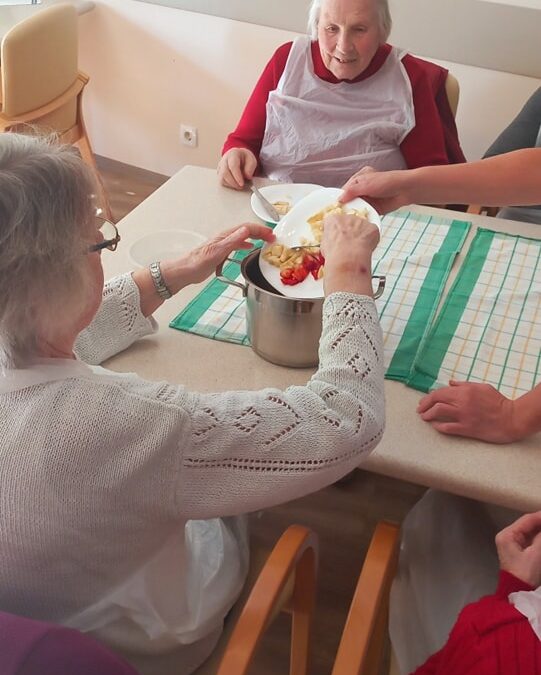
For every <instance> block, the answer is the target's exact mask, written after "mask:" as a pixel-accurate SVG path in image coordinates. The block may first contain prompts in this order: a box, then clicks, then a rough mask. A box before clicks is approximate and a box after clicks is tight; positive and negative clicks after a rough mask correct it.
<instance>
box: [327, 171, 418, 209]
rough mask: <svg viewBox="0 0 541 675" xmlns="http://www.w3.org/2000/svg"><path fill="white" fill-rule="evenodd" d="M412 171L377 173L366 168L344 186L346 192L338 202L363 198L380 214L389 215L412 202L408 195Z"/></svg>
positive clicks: (354, 175)
mask: <svg viewBox="0 0 541 675" xmlns="http://www.w3.org/2000/svg"><path fill="white" fill-rule="evenodd" d="M412 175H413V173H412V171H408V170H404V171H375V170H374V169H372V168H371V167H369V166H365V167H364V168H362V169H361V170H360V171H358V172H357V173H355V174H353V176H351V178H350V179H349V180H348V182H347V183H346V184H345V185H344V186H343V188H342V189H343V190H344V192H343V193H342V195H341V196H340V197H339V199H338V201H339V202H342V203H346V202H349V201H351V200H352V199H355V197H362V198H363V199H366V201H367V202H370V204H372V205H373V206H374V208H375V209H376V211H378V213H389V211H394V210H395V209H397V208H399V207H400V206H404V204H409V203H410V202H411V201H412V200H411V197H410V195H409V193H408V181H409V180H410V179H411V177H412Z"/></svg>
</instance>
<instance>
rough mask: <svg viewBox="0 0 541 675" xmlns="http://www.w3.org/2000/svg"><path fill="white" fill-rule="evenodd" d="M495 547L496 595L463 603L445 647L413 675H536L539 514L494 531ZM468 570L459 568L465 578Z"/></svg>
mask: <svg viewBox="0 0 541 675" xmlns="http://www.w3.org/2000/svg"><path fill="white" fill-rule="evenodd" d="M474 548H477V546H475V545H474ZM481 548H482V546H481ZM496 548H497V551H498V558H499V562H500V572H499V581H498V585H497V589H496V592H495V593H493V594H490V595H486V596H484V597H482V598H481V599H480V600H477V601H476V602H472V603H471V604H469V605H467V606H466V607H465V608H464V609H463V610H462V611H461V613H460V615H459V617H458V619H457V621H456V623H455V625H454V626H453V629H452V630H451V633H450V635H449V639H448V640H447V642H446V644H445V645H444V647H443V648H442V649H440V650H439V651H438V652H436V653H435V654H434V655H433V656H431V657H430V658H429V659H428V660H427V661H426V662H425V663H424V664H423V665H422V666H420V667H419V668H417V669H416V670H415V671H414V673H412V675H537V674H538V673H541V511H538V512H536V513H529V514H526V515H524V516H522V517H520V518H519V519H518V520H516V521H515V522H513V523H512V524H511V525H509V526H508V527H506V528H504V529H503V530H502V531H501V532H499V533H498V535H497V536H496ZM455 565H456V566H460V567H461V560H460V559H457V560H456V561H455ZM468 571H469V570H468V567H467V566H466V567H465V568H463V569H462V576H463V577H464V578H467V574H468ZM462 585H466V582H465V581H464V580H463V581H462ZM450 590H451V591H452V590H453V589H452V588H451V589H450Z"/></svg>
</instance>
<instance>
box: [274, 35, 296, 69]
mask: <svg viewBox="0 0 541 675" xmlns="http://www.w3.org/2000/svg"><path fill="white" fill-rule="evenodd" d="M291 47H293V41H292V40H291V41H290V42H284V44H283V45H280V46H279V47H278V49H277V50H276V51H275V52H274V54H273V55H272V59H273V60H274V61H276V62H277V63H283V64H284V65H285V63H286V61H287V57H288V56H289V53H290V52H291Z"/></svg>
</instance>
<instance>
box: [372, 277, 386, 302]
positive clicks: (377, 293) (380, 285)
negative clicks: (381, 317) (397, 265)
mask: <svg viewBox="0 0 541 675" xmlns="http://www.w3.org/2000/svg"><path fill="white" fill-rule="evenodd" d="M372 279H377V280H378V287H377V288H376V290H375V292H374V300H376V298H379V297H380V295H383V291H384V290H385V282H386V281H387V277H385V276H377V275H376V276H373V277H372Z"/></svg>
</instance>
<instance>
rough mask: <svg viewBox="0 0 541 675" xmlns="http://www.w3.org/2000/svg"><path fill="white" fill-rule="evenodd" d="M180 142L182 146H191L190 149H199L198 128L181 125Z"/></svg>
mask: <svg viewBox="0 0 541 675" xmlns="http://www.w3.org/2000/svg"><path fill="white" fill-rule="evenodd" d="M180 142H181V143H182V145H188V146H190V148H197V127H192V126H190V125H189V124H181V125H180Z"/></svg>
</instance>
